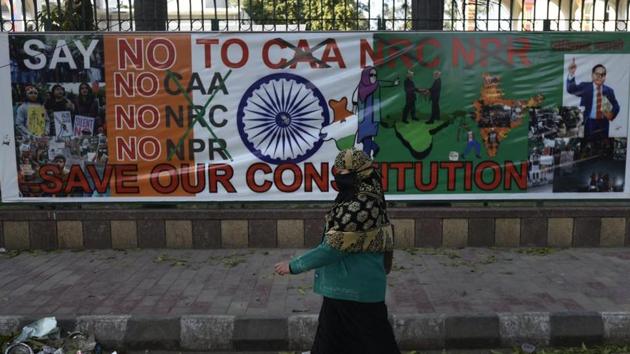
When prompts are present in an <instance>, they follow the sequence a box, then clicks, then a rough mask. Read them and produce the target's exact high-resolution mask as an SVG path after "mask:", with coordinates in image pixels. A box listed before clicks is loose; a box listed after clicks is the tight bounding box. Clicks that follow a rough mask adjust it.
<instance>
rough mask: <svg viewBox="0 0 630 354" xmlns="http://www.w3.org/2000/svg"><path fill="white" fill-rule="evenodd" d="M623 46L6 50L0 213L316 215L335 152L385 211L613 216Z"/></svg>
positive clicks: (355, 37)
mask: <svg viewBox="0 0 630 354" xmlns="http://www.w3.org/2000/svg"><path fill="white" fill-rule="evenodd" d="M627 37H628V34H626V33H617V32H615V33H588V34H584V33H580V34H578V33H560V32H557V33H545V34H544V35H543V34H539V33H529V32H522V33H521V32H510V33H508V32H505V33H491V32H483V33H479V32H474V33H473V32H439V33H422V32H413V33H412V32H347V33H327V32H312V33H310V32H309V33H301V32H292V33H274V34H273V35H270V34H268V33H220V34H217V33H203V32H198V33H162V34H153V33H151V34H150V33H147V34H142V35H131V34H118V33H106V34H102V35H98V36H96V35H85V34H75V35H71V34H30V33H27V34H5V35H4V37H3V38H2V41H0V43H1V44H2V45H1V46H6V47H7V50H6V51H5V52H0V57H2V56H3V55H4V56H5V57H7V60H9V61H10V68H9V67H7V68H6V69H4V70H3V71H1V72H0V74H2V75H6V77H7V78H8V77H9V75H10V85H9V84H8V83H7V84H6V85H4V87H0V100H2V99H4V100H5V102H8V101H9V96H10V99H11V102H12V104H11V105H9V104H2V105H0V110H2V112H3V116H7V117H12V118H13V119H12V121H11V122H9V121H3V122H0V124H3V125H2V127H3V130H5V129H6V130H7V131H6V132H4V133H3V134H4V136H3V141H4V144H5V145H9V146H10V148H7V149H5V150H2V151H0V157H2V161H3V162H5V163H8V165H7V166H9V165H14V166H13V167H11V166H9V168H8V169H5V171H4V172H3V174H2V176H3V178H2V198H3V201H7V202H16V201H43V202H59V201H68V202H76V201H149V200H151V201H156V200H159V201H165V200H168V201H217V202H221V201H287V200H296V201H309V200H313V201H315V200H317V201H330V200H333V199H334V198H335V196H336V194H337V190H336V184H335V182H334V181H335V176H334V173H333V172H334V168H333V166H334V161H335V157H336V156H337V155H338V154H339V152H340V151H342V150H344V149H347V148H355V149H359V150H362V151H364V152H365V153H366V154H367V155H368V156H370V157H371V158H372V159H373V161H374V166H373V167H374V169H375V170H376V171H377V172H378V173H379V174H380V175H381V179H382V184H383V186H384V189H385V193H386V195H387V198H388V199H389V200H476V199H479V200H490V199H506V200H508V199H532V200H536V199H584V198H588V199H608V198H617V199H621V198H628V197H630V188H629V186H628V183H627V179H628V178H630V170H629V169H628V164H629V163H630V159H629V157H628V153H627V140H628V130H629V128H630V127H629V118H630V107H628V105H629V103H630V102H629V101H630V72H629V71H628V70H626V69H627V63H628V62H630V41H629V40H627V39H628V38H627ZM9 69H10V73H9ZM4 81H7V82H8V81H9V80H8V79H6V80H4ZM5 93H6V95H5ZM9 106H10V107H9ZM9 124H10V125H11V128H12V129H8V126H9ZM13 141H15V146H14V147H13V145H12V142H13ZM8 150H11V154H9V153H8ZM58 197H63V198H58ZM55 198H57V199H55Z"/></svg>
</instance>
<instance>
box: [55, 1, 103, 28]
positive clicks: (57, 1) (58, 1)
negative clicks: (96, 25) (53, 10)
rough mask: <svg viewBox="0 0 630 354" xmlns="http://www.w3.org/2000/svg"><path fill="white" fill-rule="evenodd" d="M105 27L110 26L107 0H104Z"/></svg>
mask: <svg viewBox="0 0 630 354" xmlns="http://www.w3.org/2000/svg"><path fill="white" fill-rule="evenodd" d="M57 3H59V0H57ZM105 27H106V28H111V23H110V22H109V0H105Z"/></svg>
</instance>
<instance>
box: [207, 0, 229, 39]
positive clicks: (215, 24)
mask: <svg viewBox="0 0 630 354" xmlns="http://www.w3.org/2000/svg"><path fill="white" fill-rule="evenodd" d="M206 1H207V0H206ZM203 5H204V4H203V0H202V5H201V6H203ZM212 5H213V6H212V7H213V8H214V20H211V21H210V24H211V25H210V28H211V29H212V31H218V30H219V14H218V12H217V0H212ZM225 6H226V7H227V0H225Z"/></svg>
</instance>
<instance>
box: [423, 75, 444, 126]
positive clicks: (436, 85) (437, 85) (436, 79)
mask: <svg viewBox="0 0 630 354" xmlns="http://www.w3.org/2000/svg"><path fill="white" fill-rule="evenodd" d="M441 75H442V73H441V72H440V71H438V70H436V71H434V72H433V84H432V85H431V87H429V88H428V89H426V90H424V94H425V95H428V96H429V98H430V99H431V117H430V118H429V121H428V122H427V124H432V123H433V122H435V121H436V120H440V93H441V91H442V79H440V76H441Z"/></svg>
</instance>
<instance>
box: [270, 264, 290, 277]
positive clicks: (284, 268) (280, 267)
mask: <svg viewBox="0 0 630 354" xmlns="http://www.w3.org/2000/svg"><path fill="white" fill-rule="evenodd" d="M274 269H275V271H276V273H278V274H280V275H286V274H291V269H290V268H289V262H280V263H276V265H275V266H274Z"/></svg>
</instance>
